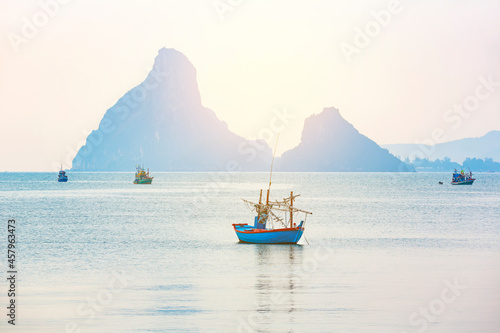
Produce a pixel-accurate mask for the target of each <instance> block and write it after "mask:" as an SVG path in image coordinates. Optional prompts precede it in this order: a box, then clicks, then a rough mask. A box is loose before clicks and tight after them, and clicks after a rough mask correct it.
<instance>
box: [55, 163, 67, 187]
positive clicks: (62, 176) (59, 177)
mask: <svg viewBox="0 0 500 333" xmlns="http://www.w3.org/2000/svg"><path fill="white" fill-rule="evenodd" d="M57 181H58V182H61V183H65V182H67V181H68V176H67V175H66V172H65V171H64V170H63V169H62V165H61V170H59V175H57Z"/></svg>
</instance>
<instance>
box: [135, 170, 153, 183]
mask: <svg viewBox="0 0 500 333" xmlns="http://www.w3.org/2000/svg"><path fill="white" fill-rule="evenodd" d="M135 168H136V170H137V172H136V173H135V180H134V184H151V182H152V181H153V178H154V177H150V176H149V169H148V171H147V172H146V171H145V170H144V166H142V167H141V166H139V165H137V166H136V167H135Z"/></svg>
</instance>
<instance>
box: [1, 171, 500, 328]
mask: <svg viewBox="0 0 500 333" xmlns="http://www.w3.org/2000/svg"><path fill="white" fill-rule="evenodd" d="M154 176H155V179H154V182H153V184H152V185H143V186H141V185H133V184H132V180H133V173H74V172H69V178H70V180H69V182H68V183H57V182H56V181H55V179H56V174H54V173H2V174H0V208H1V209H0V211H1V215H2V221H0V223H1V224H2V227H1V230H2V231H1V232H0V234H1V241H0V250H1V253H2V254H1V255H0V257H1V258H4V259H3V260H2V261H3V263H2V264H1V267H2V276H5V274H6V271H7V262H6V259H5V258H6V255H5V254H6V252H7V250H6V236H7V233H6V225H7V219H8V218H12V217H15V218H17V220H18V230H17V240H18V243H19V244H18V246H19V249H18V271H19V273H18V286H17V288H18V296H17V305H18V307H17V311H18V312H17V325H16V326H15V328H13V327H11V325H8V324H7V317H6V313H7V311H6V308H5V307H6V304H7V301H8V299H7V297H6V294H7V293H6V291H7V289H8V288H7V287H8V286H7V283H6V282H5V279H2V283H1V284H0V288H1V289H2V290H1V291H0V295H1V304H2V306H1V308H2V309H4V310H0V312H1V316H0V318H3V319H2V320H1V322H0V330H1V331H6V330H13V331H20V332H165V331H171V332H198V331H203V332H252V331H254V332H499V331H500V316H499V315H498V313H499V312H500V282H499V281H500V266H499V263H500V260H499V259H500V174H488V173H484V174H480V173H477V174H476V176H477V181H476V183H475V184H474V185H472V186H452V185H450V184H449V181H450V178H451V174H444V173H411V174H390V173H275V174H274V175H273V186H272V192H271V197H272V198H277V199H280V198H283V197H285V196H287V195H288V194H289V191H290V190H293V191H294V193H300V194H302V196H301V197H299V198H298V199H297V201H296V204H297V206H298V207H300V208H303V209H306V210H309V211H312V212H314V214H313V215H312V216H309V217H308V219H307V223H306V232H305V234H304V235H305V238H307V241H308V243H309V244H308V243H307V242H306V239H305V238H304V237H303V238H302V240H301V241H300V244H298V245H252V244H239V243H238V242H237V237H236V235H235V234H234V231H233V229H232V226H231V224H232V223H252V222H253V214H252V212H251V211H250V210H249V209H248V207H246V205H245V204H244V203H243V202H242V201H241V200H240V198H247V199H253V200H257V199H258V194H259V189H261V188H264V189H265V188H266V187H267V182H268V174H267V173H234V174H225V173H154ZM438 181H443V182H444V183H445V184H444V185H438Z"/></svg>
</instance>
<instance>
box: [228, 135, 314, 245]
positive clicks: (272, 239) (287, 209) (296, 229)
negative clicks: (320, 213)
mask: <svg viewBox="0 0 500 333" xmlns="http://www.w3.org/2000/svg"><path fill="white" fill-rule="evenodd" d="M277 145H278V140H276V146H277ZM274 152H275V153H276V147H275V148H274ZM273 163H274V154H273V162H272V163H271V174H270V176H269V189H268V190H267V198H266V203H263V202H262V190H260V196H259V202H258V203H255V202H251V201H248V200H245V199H242V200H243V201H244V202H246V203H247V205H248V206H249V207H250V208H251V209H252V211H255V212H256V213H257V216H255V219H254V223H253V225H249V224H247V223H234V224H233V228H234V231H235V232H236V236H237V237H238V239H239V240H240V242H242V243H255V244H297V242H298V241H299V240H300V238H301V237H302V234H303V233H304V227H305V223H306V222H305V221H306V218H307V215H308V214H312V213H310V212H307V211H305V210H302V209H298V208H296V207H294V206H293V202H294V200H295V198H297V197H298V196H300V194H299V195H293V192H290V196H289V197H288V198H283V200H282V201H277V200H276V201H269V193H270V191H271V178H272V175H273ZM279 213H285V214H284V215H285V216H284V217H280V216H279ZM300 213H303V214H305V217H304V220H302V221H300V223H299V225H297V224H296V223H295V222H294V214H300ZM287 218H288V220H287ZM306 241H307V239H306Z"/></svg>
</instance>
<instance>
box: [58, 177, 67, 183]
mask: <svg viewBox="0 0 500 333" xmlns="http://www.w3.org/2000/svg"><path fill="white" fill-rule="evenodd" d="M57 181H58V182H59V183H66V182H67V181H68V177H64V178H58V179H57Z"/></svg>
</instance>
